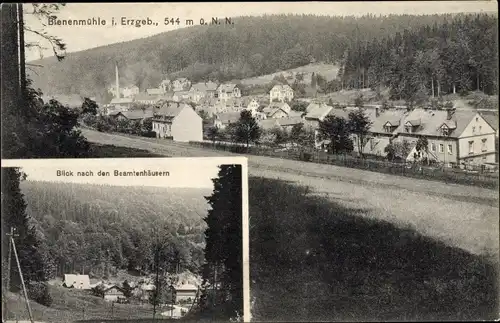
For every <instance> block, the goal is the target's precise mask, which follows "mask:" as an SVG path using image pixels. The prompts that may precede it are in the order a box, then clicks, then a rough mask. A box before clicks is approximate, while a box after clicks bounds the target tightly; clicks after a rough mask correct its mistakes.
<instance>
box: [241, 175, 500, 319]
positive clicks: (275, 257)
mask: <svg viewBox="0 0 500 323" xmlns="http://www.w3.org/2000/svg"><path fill="white" fill-rule="evenodd" d="M249 188H250V191H249V194H250V196H249V201H251V202H250V277H251V285H250V290H251V295H252V298H253V301H254V303H253V307H252V315H253V318H254V319H256V320H257V321H287V322H290V321H304V320H305V321H310V322H311V321H360V320H361V321H400V320H401V321H417V320H425V321H428V320H430V321H433V320H451V321H453V320H474V319H492V318H495V317H497V315H498V311H497V309H498V272H497V268H496V267H497V266H498V263H497V262H495V261H494V260H493V259H489V257H487V256H478V255H473V254H471V253H468V252H466V251H464V250H461V249H459V248H454V247H450V246H449V245H447V244H445V243H442V242H440V241H438V239H436V238H433V237H429V236H428V235H427V236H426V235H422V234H419V233H418V232H417V231H415V230H414V229H412V228H404V227H403V226H400V225H394V224H393V223H391V222H392V220H389V221H384V220H380V217H378V218H375V217H374V213H373V212H374V210H373V209H371V208H370V207H366V206H365V205H364V204H360V203H353V205H352V206H350V207H349V206H346V203H344V201H343V200H344V198H343V197H342V196H338V199H337V200H335V198H333V199H332V198H331V197H329V198H324V197H318V196H313V195H314V194H311V192H309V189H308V188H307V187H298V186H297V185H294V184H291V183H287V182H284V181H279V180H271V179H268V178H250V182H249ZM368 194H369V193H368ZM398 197H399V196H393V198H394V199H397V198H398ZM421 203H422V202H419V203H418V204H421ZM415 204H417V203H416V202H414V203H413V205H407V206H406V209H408V210H411V209H412V208H413V207H414V205H415ZM386 210H387V212H389V207H386ZM409 214H410V216H415V217H418V214H414V213H412V212H410V213H409ZM463 214H466V213H465V212H464V213H456V216H457V217H460V218H463V217H464V216H463ZM435 216H436V217H438V216H439V214H438V213H436V214H435ZM448 221H449V223H450V229H453V228H455V225H454V224H452V222H455V221H456V220H455V219H448ZM457 222H459V221H457ZM462 224H463V226H467V223H466V222H463V223H462ZM443 230H445V229H443ZM472 234H473V233H472Z"/></svg>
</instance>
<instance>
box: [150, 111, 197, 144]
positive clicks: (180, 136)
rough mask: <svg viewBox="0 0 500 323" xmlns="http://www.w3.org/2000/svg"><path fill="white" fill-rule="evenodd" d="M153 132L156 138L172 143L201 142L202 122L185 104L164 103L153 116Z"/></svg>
mask: <svg viewBox="0 0 500 323" xmlns="http://www.w3.org/2000/svg"><path fill="white" fill-rule="evenodd" d="M153 131H154V132H156V137H157V138H168V139H172V140H174V141H182V142H187V141H202V140H203V120H202V118H201V117H200V116H199V115H198V114H197V113H196V112H195V111H194V109H193V108H192V107H191V106H190V105H188V104H185V103H179V102H166V103H164V104H163V106H162V107H160V109H158V110H157V111H155V112H154V115H153Z"/></svg>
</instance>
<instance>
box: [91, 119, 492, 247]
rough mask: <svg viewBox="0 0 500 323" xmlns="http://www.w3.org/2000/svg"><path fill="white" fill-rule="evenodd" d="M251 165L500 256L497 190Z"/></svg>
mask: <svg viewBox="0 0 500 323" xmlns="http://www.w3.org/2000/svg"><path fill="white" fill-rule="evenodd" d="M83 134H84V135H85V136H86V137H87V138H88V139H89V140H90V141H92V142H96V143H100V144H112V145H116V146H125V147H130V148H138V149H146V150H149V151H151V152H154V153H157V154H163V155H165V156H169V157H201V156H202V157H215V156H217V157H219V156H241V155H237V154H232V153H227V152H222V151H212V150H207V149H202V148H196V147H191V146H189V145H188V144H184V143H173V142H171V141H165V140H158V139H154V138H137V137H130V136H122V135H115V134H105V133H100V132H96V131H91V130H87V129H84V130H83ZM248 165H249V175H251V176H262V177H267V178H275V179H281V180H286V181H291V182H294V183H297V184H302V185H308V186H310V187H311V188H312V190H313V192H314V193H315V194H321V195H324V196H325V197H327V198H329V199H331V200H333V201H336V202H338V203H341V204H343V205H346V206H349V207H356V208H365V209H367V210H368V212H366V214H367V216H369V217H374V218H378V219H381V220H387V221H390V222H392V223H395V224H398V225H400V226H403V227H411V228H414V229H416V230H417V231H419V232H421V233H423V234H425V235H429V236H432V237H434V238H437V239H439V240H441V241H443V242H445V243H447V244H450V245H453V246H457V247H460V248H462V249H465V250H467V251H469V252H472V253H474V254H492V253H494V254H498V245H499V221H498V219H499V217H498V216H499V208H498V191H494V190H489V189H483V188H479V187H473V186H464V185H458V184H448V183H444V182H437V181H427V180H420V179H413V178H406V177H401V176H395V175H389V174H381V173H376V172H370V171H365V170H359V169H353V168H344V167H339V166H333V165H322V164H314V163H307V162H300V161H293V160H285V159H279V158H271V157H262V156H248ZM250 203H251V202H250Z"/></svg>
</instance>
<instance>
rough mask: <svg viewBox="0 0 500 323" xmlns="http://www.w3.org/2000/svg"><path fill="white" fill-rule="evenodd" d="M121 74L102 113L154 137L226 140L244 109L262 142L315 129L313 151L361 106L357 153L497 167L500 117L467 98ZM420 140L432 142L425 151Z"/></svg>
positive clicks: (287, 145) (287, 146)
mask: <svg viewBox="0 0 500 323" xmlns="http://www.w3.org/2000/svg"><path fill="white" fill-rule="evenodd" d="M282 76H283V74H282ZM309 76H310V75H309ZM313 76H314V75H313ZM115 77H116V84H115V85H114V86H112V87H110V88H109V92H110V93H113V95H114V98H113V99H112V100H111V102H110V103H109V104H105V105H102V106H101V108H100V111H99V113H100V114H101V115H104V116H107V117H109V118H111V119H113V120H115V121H117V122H120V121H124V122H127V121H129V122H135V123H138V124H143V123H144V122H145V121H149V122H150V123H151V131H150V133H151V134H150V135H149V136H154V137H156V138H164V139H171V140H173V141H177V142H210V141H214V140H217V141H226V142H227V141H229V140H227V136H223V135H222V134H223V133H224V131H225V130H227V129H228V127H230V126H231V125H233V126H234V125H235V124H237V123H238V121H239V120H240V117H241V112H242V111H249V112H250V114H251V116H252V117H253V118H254V119H255V120H256V122H257V125H258V127H259V128H260V129H261V131H262V135H261V137H260V140H259V143H260V144H261V145H267V146H273V147H275V148H276V147H277V148H280V149H281V150H283V149H284V150H286V149H291V148H292V143H290V142H288V143H285V142H277V140H276V136H277V134H278V135H279V133H280V132H284V133H291V132H293V129H296V130H297V129H299V128H300V129H301V130H303V131H305V132H309V133H311V136H312V138H313V139H312V140H311V143H310V145H311V149H319V150H325V149H326V148H327V147H328V145H329V143H330V140H328V138H327V139H325V138H322V137H321V136H320V133H319V128H320V124H321V123H322V122H324V121H325V119H326V118H327V117H329V116H334V117H337V118H342V119H344V120H346V121H347V120H348V119H349V115H350V113H351V112H353V111H358V110H360V109H361V110H363V114H364V115H365V116H366V117H367V118H368V120H369V123H370V127H369V131H368V133H367V134H366V135H365V136H364V138H362V140H361V141H358V140H357V135H356V134H355V133H351V134H350V138H351V140H352V143H353V145H354V147H353V149H352V151H353V152H354V153H355V154H356V153H357V154H358V155H360V154H362V155H363V156H364V157H366V158H373V159H378V160H384V159H385V160H387V159H389V160H391V161H394V160H395V159H396V160H400V161H403V162H418V161H426V163H427V165H431V164H432V165H434V166H440V167H446V168H457V169H469V170H478V169H481V170H494V171H496V170H497V169H498V167H497V165H498V164H497V163H498V160H497V145H496V140H498V134H499V132H498V118H497V117H496V116H495V115H494V114H489V113H483V111H477V110H475V109H474V108H473V107H471V106H470V105H469V104H468V103H467V102H466V101H465V100H463V99H457V100H454V101H447V102H439V103H435V104H433V105H431V104H428V105H425V106H416V107H412V108H411V109H409V108H408V107H406V106H403V105H393V104H387V103H383V104H365V103H361V104H360V103H356V102H352V103H350V104H349V103H347V104H346V103H338V102H332V100H330V102H324V101H325V100H321V99H318V98H315V97H307V96H306V97H301V98H296V97H295V93H294V90H293V89H292V87H291V86H290V85H288V84H286V82H284V83H285V84H275V85H274V86H272V88H271V90H270V91H269V92H268V93H267V94H265V95H262V94H260V95H248V96H242V90H241V89H240V87H241V86H240V85H238V84H236V83H222V84H218V83H215V82H212V81H208V82H200V83H194V84H191V82H190V80H188V79H187V78H178V79H175V80H169V79H164V80H163V81H162V82H161V83H160V84H159V85H158V87H157V88H150V89H146V90H145V91H143V92H141V91H140V89H139V88H138V87H137V86H135V85H132V86H125V87H121V86H120V78H119V73H118V67H116V75H115ZM286 77H287V78H291V77H297V75H287V76H286ZM275 83H277V82H275ZM354 101H356V100H354ZM434 102H437V101H434ZM214 132H216V133H217V138H214V137H215V136H214ZM358 136H359V135H358ZM419 141H420V142H422V141H423V142H425V151H423V152H421V150H422V149H421V147H419ZM277 143H278V145H276V144H277ZM359 145H362V146H361V147H359ZM394 147H395V148H394ZM398 147H403V148H399V149H398ZM394 150H396V151H394ZM395 155H397V156H395ZM395 157H396V158H395Z"/></svg>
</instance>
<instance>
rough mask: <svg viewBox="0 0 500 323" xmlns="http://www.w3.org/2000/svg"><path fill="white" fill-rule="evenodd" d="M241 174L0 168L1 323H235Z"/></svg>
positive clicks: (201, 166)
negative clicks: (0, 207)
mask: <svg viewBox="0 0 500 323" xmlns="http://www.w3.org/2000/svg"><path fill="white" fill-rule="evenodd" d="M195 165H196V166H197V167H195ZM244 167H246V161H245V160H244V159H243V158H215V159H213V158H208V159H207V158H202V159H148V160H141V159H130V160H128V161H127V162H126V163H124V162H123V160H116V159H106V160H95V159H93V160H81V159H80V160H78V159H71V160H68V159H66V160H62V159H61V160H58V161H57V162H55V163H54V161H52V160H47V159H40V160H37V161H36V162H33V161H25V160H21V161H17V162H16V163H11V164H10V165H9V167H5V166H2V217H1V221H2V317H3V319H2V322H52V323H56V322H96V323H97V322H153V321H168V320H169V321H170V320H182V321H188V322H204V321H212V320H217V321H221V322H224V321H227V322H230V321H242V318H243V313H244V312H243V307H244V306H243V254H244V252H243V235H244V234H247V233H248V229H245V230H243V226H242V224H243V222H244V221H243V217H245V216H246V217H248V211H247V207H245V206H244V205H243V203H244V202H245V201H246V199H245V200H244V199H243V194H244V192H243V190H244V189H246V188H245V187H246V186H245V185H246V184H245V183H246V181H245V179H244V177H243V176H244V169H243V168H244ZM189 174H191V175H194V176H189ZM246 223H248V222H247V221H246ZM247 245H248V244H247ZM246 254H248V252H246ZM247 266H248V264H247Z"/></svg>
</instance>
